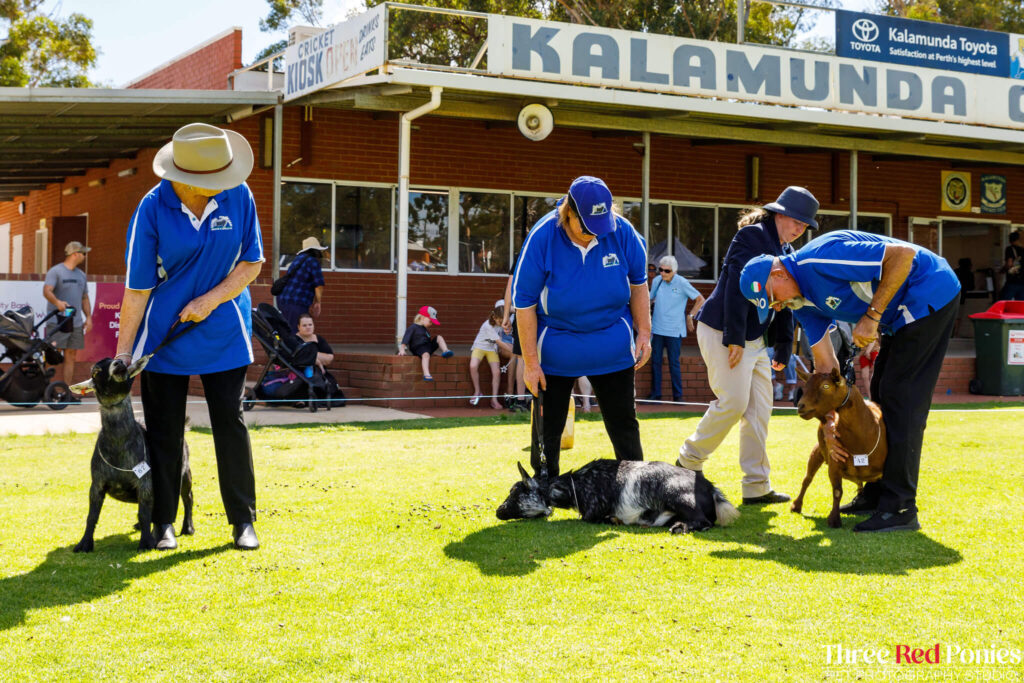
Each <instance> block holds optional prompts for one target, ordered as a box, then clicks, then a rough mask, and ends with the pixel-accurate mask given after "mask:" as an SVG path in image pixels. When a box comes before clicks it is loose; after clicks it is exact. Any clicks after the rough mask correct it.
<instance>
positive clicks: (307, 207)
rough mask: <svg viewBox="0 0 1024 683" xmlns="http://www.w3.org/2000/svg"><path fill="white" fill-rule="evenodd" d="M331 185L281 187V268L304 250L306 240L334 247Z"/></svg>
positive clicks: (290, 185) (303, 184)
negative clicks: (332, 238)
mask: <svg viewBox="0 0 1024 683" xmlns="http://www.w3.org/2000/svg"><path fill="white" fill-rule="evenodd" d="M331 191H332V190H331V185H330V184H328V183H292V182H286V183H283V184H282V187H281V264H280V265H281V266H286V265H287V264H289V263H290V262H291V260H292V259H293V258H295V254H297V253H299V251H301V249H302V240H304V239H306V238H307V237H315V238H317V240H319V242H320V245H321V246H326V247H330V246H331V234H330V227H331Z"/></svg>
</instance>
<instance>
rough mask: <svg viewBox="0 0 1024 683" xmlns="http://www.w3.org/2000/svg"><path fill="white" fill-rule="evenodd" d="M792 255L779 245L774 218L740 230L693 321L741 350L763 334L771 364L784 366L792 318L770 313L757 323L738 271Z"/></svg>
mask: <svg viewBox="0 0 1024 683" xmlns="http://www.w3.org/2000/svg"><path fill="white" fill-rule="evenodd" d="M792 252H793V247H792V246H790V245H788V244H786V245H783V244H782V243H781V242H780V241H779V232H778V230H777V229H776V227H775V214H772V213H769V214H768V217H767V218H765V219H764V220H763V221H762V222H760V223H754V224H753V225H747V226H745V227H743V228H740V230H739V232H737V233H736V236H735V237H733V238H732V242H731V243H730V244H729V250H728V251H727V252H726V254H725V261H724V263H723V265H722V272H721V273H720V274H719V278H718V284H716V285H715V290H714V291H713V292H711V296H709V297H708V299H707V301H705V302H704V305H703V306H702V307H701V309H700V312H699V313H698V314H697V320H699V321H700V322H702V323H704V324H705V325H707V326H709V327H712V328H714V329H716V330H718V331H720V332H721V333H722V345H723V346H728V345H730V344H736V345H737V346H744V345H745V344H746V342H748V341H753V340H754V339H757V338H758V337H763V336H765V335H766V333H767V338H768V340H769V342H768V343H774V345H775V360H777V361H778V362H779V363H782V364H783V365H785V364H786V363H788V362H789V356H790V354H791V353H792V350H793V344H792V342H793V314H792V313H791V312H790V311H789V310H788V309H782V311H780V312H778V313H774V312H773V315H771V316H769V318H768V321H767V322H765V324H764V325H762V324H761V323H760V322H759V321H758V319H757V308H756V307H755V306H754V305H753V304H751V303H750V302H749V301H748V300H747V299H746V298H745V297H744V296H743V294H742V293H741V292H740V271H741V270H743V266H745V265H747V261H749V260H750V259H752V258H754V257H755V256H760V255H761V254H772V255H774V256H782V255H783V254H789V253H792Z"/></svg>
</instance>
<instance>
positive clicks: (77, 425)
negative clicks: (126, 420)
mask: <svg viewBox="0 0 1024 683" xmlns="http://www.w3.org/2000/svg"><path fill="white" fill-rule="evenodd" d="M191 398H192V399H193V400H195V401H197V402H191V401H190V402H189V404H188V408H187V413H188V416H189V418H191V420H192V424H193V425H194V426H196V427H209V426H210V417H209V414H208V413H207V411H206V403H205V402H203V400H202V399H201V398H197V397H191ZM134 407H135V416H136V417H137V418H138V419H139V420H142V404H141V403H140V402H139V400H138V399H135V401H134ZM244 414H245V423H246V424H247V425H249V426H250V427H253V426H257V425H290V424H303V423H309V422H318V423H322V424H337V423H343V422H382V421H386V420H415V419H418V418H424V417H429V415H425V414H423V413H413V412H406V411H402V410H394V409H392V408H380V407H376V406H365V405H358V404H351V405H347V406H345V407H344V408H333V409H331V410H318V411H317V412H316V413H311V412H309V411H308V410H299V409H297V408H291V407H289V408H265V407H263V406H256V407H254V408H253V409H252V410H250V411H247V412H246V413H244ZM99 431H100V413H99V410H98V408H97V406H96V402H95V401H89V400H86V401H84V402H83V403H82V404H81V405H73V406H68V407H67V408H65V409H64V410H50V409H49V408H46V407H44V406H41V405H40V406H36V407H35V408H28V409H26V408H19V407H16V406H11V405H7V404H2V403H0V436H9V435H12V434H64V433H67V432H77V433H79V434H95V433H97V432H99Z"/></svg>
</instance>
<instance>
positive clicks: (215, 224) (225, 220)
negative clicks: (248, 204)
mask: <svg viewBox="0 0 1024 683" xmlns="http://www.w3.org/2000/svg"><path fill="white" fill-rule="evenodd" d="M232 228H234V226H233V225H232V224H231V218H229V217H228V216H217V217H216V218H214V219H213V220H212V221H210V230H231V229H232Z"/></svg>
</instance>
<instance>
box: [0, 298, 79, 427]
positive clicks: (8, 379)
mask: <svg viewBox="0 0 1024 683" xmlns="http://www.w3.org/2000/svg"><path fill="white" fill-rule="evenodd" d="M58 313H59V311H57V310H53V311H51V312H50V313H49V314H47V316H46V317H45V318H43V319H42V320H40V321H39V324H38V325H35V326H33V325H32V321H33V320H34V319H35V314H34V313H33V312H32V307H31V306H24V307H22V308H19V309H18V310H16V311H13V310H12V311H4V314H3V315H0V344H3V345H4V351H3V354H0V363H2V362H9V363H11V367H10V368H8V369H7V371H6V372H4V373H3V374H2V375H0V398H3V399H4V400H5V401H7V402H8V403H12V404H15V405H18V406H21V407H22V408H32V407H33V406H35V405H36V404H37V403H39V402H40V401H42V402H43V403H45V404H46V405H47V406H49V407H50V408H51V409H52V410H63V409H64V408H66V407H67V406H68V402H69V399H70V398H71V390H70V389H68V385H67V384H65V383H64V382H52V381H50V380H51V378H52V377H53V374H54V369H53V368H49V369H47V367H46V365H47V364H49V365H60V364H61V363H63V362H64V354H62V353H61V352H60V351H58V350H57V349H56V348H54V346H53V345H52V344H50V343H49V342H47V341H45V340H43V339H40V338H39V336H38V334H37V333H38V330H39V328H40V327H41V326H42V325H43V324H44V323H45V322H46V321H47V320H49V319H50V318H52V317H53V316H55V315H57V314H58Z"/></svg>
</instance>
